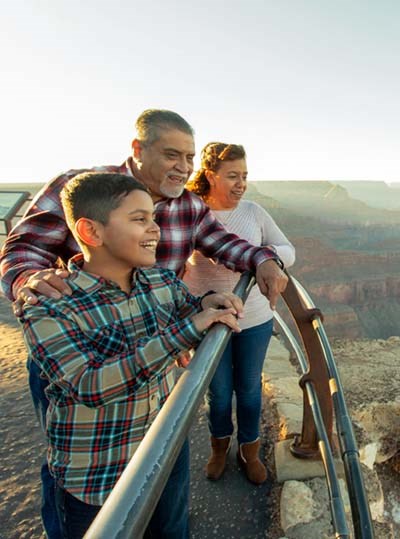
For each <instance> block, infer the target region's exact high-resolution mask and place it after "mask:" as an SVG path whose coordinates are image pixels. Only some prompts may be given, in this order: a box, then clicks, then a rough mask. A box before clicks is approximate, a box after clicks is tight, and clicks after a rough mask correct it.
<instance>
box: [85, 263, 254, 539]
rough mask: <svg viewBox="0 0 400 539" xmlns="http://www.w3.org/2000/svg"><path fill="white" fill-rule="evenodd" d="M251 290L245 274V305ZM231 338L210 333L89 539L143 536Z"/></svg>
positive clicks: (223, 331) (223, 329)
mask: <svg viewBox="0 0 400 539" xmlns="http://www.w3.org/2000/svg"><path fill="white" fill-rule="evenodd" d="M253 284H254V277H253V276H252V275H251V274H249V273H246V274H243V275H242V277H241V278H240V280H239V283H238V284H237V286H236V287H235V290H234V292H235V294H237V295H238V296H239V297H241V298H242V299H243V302H244V301H245V300H246V299H247V296H248V294H249V292H250V290H251V287H252V286H253ZM230 335H231V330H230V329H229V328H228V327H227V326H225V325H224V324H216V325H215V326H213V327H212V328H211V329H210V330H209V331H208V332H207V334H206V336H205V337H204V339H203V340H202V342H201V343H200V345H199V347H198V348H197V350H196V353H195V356H194V357H193V359H192V361H191V363H190V364H189V366H188V367H187V369H185V371H184V372H183V374H182V376H181V377H180V378H179V380H178V382H177V384H176V386H175V387H174V389H173V391H172V393H171V395H170V396H169V398H168V400H167V401H166V403H165V404H164V406H163V407H162V409H161V411H160V412H159V414H158V415H157V417H156V419H155V420H154V422H153V423H152V425H151V427H150V429H149V430H148V432H147V434H146V436H145V437H144V438H143V440H142V442H141V443H140V445H139V447H138V449H137V451H136V452H135V454H134V455H133V457H132V459H131V461H130V462H129V464H128V466H127V467H126V469H125V470H124V472H123V474H122V475H121V477H120V479H119V480H118V482H117V484H116V485H115V487H114V489H113V491H112V492H111V494H110V495H109V497H108V498H107V500H106V502H105V503H104V505H103V507H102V508H101V510H100V512H99V513H98V515H97V517H96V519H95V520H94V522H93V523H92V525H91V526H90V528H89V530H88V531H87V533H86V535H85V539H114V538H115V539H117V538H118V539H128V538H135V539H139V538H140V537H141V536H142V534H143V533H144V530H145V529H146V526H147V524H148V522H149V520H150V518H151V515H152V513H153V511H154V509H155V507H156V505H157V502H158V499H159V497H160V495H161V493H162V490H163V488H164V486H165V484H166V482H167V480H168V476H169V474H170V472H171V470H172V468H173V466H174V463H175V460H176V458H177V456H178V454H179V451H180V450H181V447H182V445H183V442H184V440H185V438H186V435H187V433H188V431H189V427H190V426H191V423H192V421H193V418H194V416H195V414H196V411H197V409H198V407H199V406H200V403H201V401H202V398H203V395H204V393H205V391H206V389H207V387H208V385H209V383H210V381H211V378H212V377H213V375H214V372H215V370H216V368H217V366H218V362H219V360H220V358H221V355H222V353H223V351H224V350H225V347H226V345H227V343H228V340H229V338H230Z"/></svg>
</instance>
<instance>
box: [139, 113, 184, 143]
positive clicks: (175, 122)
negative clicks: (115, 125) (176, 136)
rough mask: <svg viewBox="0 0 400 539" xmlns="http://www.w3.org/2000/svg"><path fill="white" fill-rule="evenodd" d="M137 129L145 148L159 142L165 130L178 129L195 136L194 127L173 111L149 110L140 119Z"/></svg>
mask: <svg viewBox="0 0 400 539" xmlns="http://www.w3.org/2000/svg"><path fill="white" fill-rule="evenodd" d="M135 127H136V134H137V138H138V140H139V141H140V142H141V143H142V145H143V146H150V145H151V144H153V142H155V141H156V140H158V139H159V137H160V131H161V130H163V129H177V130H178V131H182V132H183V133H186V134H187V135H191V136H192V137H193V136H194V129H193V127H191V125H190V124H189V123H188V122H187V121H186V120H185V119H184V118H182V116H180V115H179V114H177V113H176V112H173V111H172V110H165V109H147V110H145V111H143V112H142V114H141V115H140V116H139V117H138V119H137V120H136V123H135Z"/></svg>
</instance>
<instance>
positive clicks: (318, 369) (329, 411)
mask: <svg viewBox="0 0 400 539" xmlns="http://www.w3.org/2000/svg"><path fill="white" fill-rule="evenodd" d="M287 275H288V274H287ZM288 278H289V282H288V285H287V287H286V290H285V292H284V293H283V294H282V297H283V300H284V301H285V303H286V305H287V307H288V309H289V311H290V312H291V314H292V316H293V319H294V322H295V323H296V326H297V329H298V331H299V334H300V335H301V339H302V341H303V345H304V349H305V352H306V356H307V359H308V366H309V367H308V371H307V372H306V373H305V374H303V376H302V377H301V379H300V382H299V384H300V387H301V388H302V390H303V426H302V431H301V434H300V435H299V436H296V437H295V439H294V442H293V444H292V446H291V452H292V453H293V455H295V456H296V457H299V458H317V457H319V448H318V436H317V431H316V428H315V424H314V420H313V416H312V412H311V408H310V404H309V402H308V397H307V392H306V390H305V387H304V383H305V382H311V383H312V384H313V387H314V389H315V391H316V393H317V396H318V401H319V405H320V408H321V414H322V418H323V421H324V425H325V429H326V432H327V436H328V440H329V443H330V445H331V447H332V427H333V405H332V398H331V392H330V387H329V374H328V370H327V366H326V362H325V356H324V352H323V348H322V346H321V342H320V340H319V338H318V335H317V334H316V333H315V330H314V328H313V320H314V319H315V317H316V316H318V317H319V318H321V319H322V314H321V313H320V311H318V310H317V309H308V308H307V307H306V306H305V305H304V304H303V302H302V301H301V298H300V296H299V294H298V292H297V290H296V286H295V284H294V282H293V280H292V278H291V277H290V275H288Z"/></svg>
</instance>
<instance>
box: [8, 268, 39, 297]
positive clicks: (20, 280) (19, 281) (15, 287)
mask: <svg viewBox="0 0 400 539" xmlns="http://www.w3.org/2000/svg"><path fill="white" fill-rule="evenodd" d="M38 271H39V270H25V271H23V272H22V273H20V274H19V275H18V277H16V278H15V279H14V282H13V284H12V287H11V291H12V295H13V297H14V300H16V299H17V298H18V293H19V291H20V289H21V288H23V287H24V286H25V284H26V281H27V280H28V279H29V277H30V276H31V275H33V274H34V273H37V272H38Z"/></svg>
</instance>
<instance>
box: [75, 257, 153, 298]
mask: <svg viewBox="0 0 400 539" xmlns="http://www.w3.org/2000/svg"><path fill="white" fill-rule="evenodd" d="M83 263H84V259H83V254H82V253H78V254H76V255H75V256H73V257H72V258H71V259H70V260H69V261H68V270H69V272H70V273H71V276H70V278H69V284H73V285H74V286H76V287H77V288H81V289H82V290H84V291H85V292H86V293H87V294H93V293H94V292H97V291H98V290H100V289H101V288H110V287H112V288H116V287H118V288H119V285H118V284H117V283H115V282H114V281H110V280H109V279H105V278H104V277H101V276H100V275H95V274H94V273H88V272H87V271H84V270H83V269H82V266H83ZM136 281H140V282H141V283H142V284H143V285H149V284H150V281H149V279H148V277H147V275H146V273H145V272H144V271H142V270H141V269H140V268H137V269H135V270H134V271H133V273H132V280H131V283H132V288H134V286H135V282H136Z"/></svg>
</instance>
